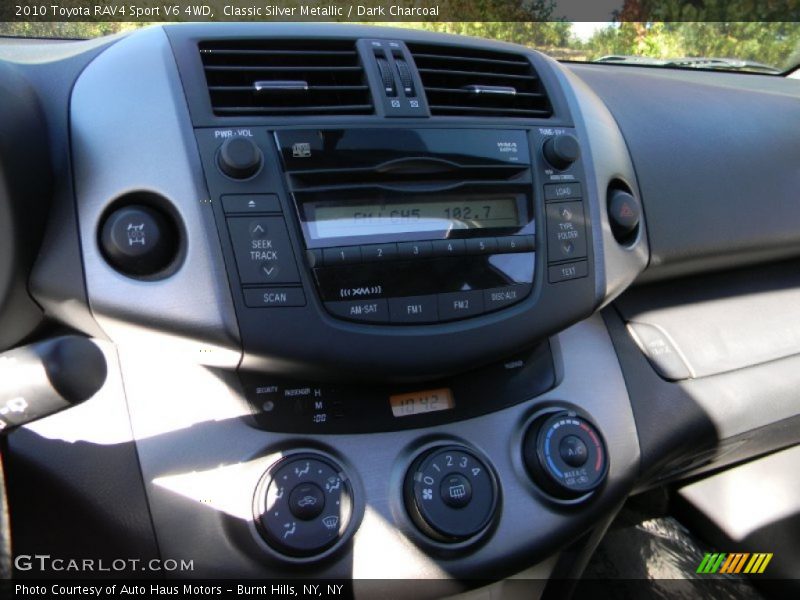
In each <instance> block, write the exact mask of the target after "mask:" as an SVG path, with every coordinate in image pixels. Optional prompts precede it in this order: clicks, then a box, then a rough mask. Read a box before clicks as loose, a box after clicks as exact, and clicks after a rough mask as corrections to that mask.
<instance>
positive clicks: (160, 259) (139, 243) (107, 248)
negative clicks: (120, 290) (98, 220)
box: [100, 205, 178, 276]
mask: <svg viewBox="0 0 800 600" xmlns="http://www.w3.org/2000/svg"><path fill="white" fill-rule="evenodd" d="M100 246H101V248H102V250H103V254H104V255H105V258H106V260H107V261H108V262H109V264H111V266H112V267H114V268H115V269H116V270H118V271H121V272H122V273H125V274H127V275H145V276H146V275H155V274H156V273H158V272H159V271H162V270H163V269H165V268H166V267H167V265H169V264H170V263H171V262H172V261H173V260H174V259H175V257H176V256H177V252H178V233H177V231H176V230H175V227H174V225H173V223H172V222H171V221H170V220H169V219H168V218H167V217H166V216H165V215H164V214H162V213H161V212H160V211H158V210H156V209H154V208H151V207H149V206H143V205H131V206H125V207H123V208H119V209H117V210H115V211H114V212H112V213H111V214H110V215H108V217H106V219H105V222H104V223H103V227H102V230H101V232H100Z"/></svg>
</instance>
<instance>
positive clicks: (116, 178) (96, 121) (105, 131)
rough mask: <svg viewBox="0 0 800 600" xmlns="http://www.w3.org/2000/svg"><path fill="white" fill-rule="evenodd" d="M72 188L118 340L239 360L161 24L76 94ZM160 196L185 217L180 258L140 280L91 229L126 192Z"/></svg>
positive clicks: (95, 308) (96, 308)
mask: <svg viewBox="0 0 800 600" xmlns="http://www.w3.org/2000/svg"><path fill="white" fill-rule="evenodd" d="M71 128H72V148H73V155H74V174H75V193H76V197H77V205H78V219H79V226H80V237H81V245H82V254H83V260H84V265H85V269H86V286H87V292H88V297H89V303H90V306H91V309H92V312H93V313H94V316H95V318H96V319H97V321H98V323H99V324H100V326H101V327H102V328H103V330H104V331H105V332H106V334H107V335H108V336H109V338H111V339H112V340H113V341H115V342H117V343H134V344H146V345H147V346H148V347H150V348H151V349H152V348H158V349H159V350H164V351H169V352H170V353H171V354H178V355H182V356H188V357H190V358H191V359H192V360H194V361H196V362H199V363H202V364H210V365H217V366H225V367H235V366H236V365H238V363H239V360H240V358H241V349H240V342H239V332H238V326H237V323H236V317H235V314H234V309H233V301H232V299H231V296H230V289H229V287H228V283H227V278H226V275H225V268H224V265H223V262H222V252H221V249H220V246H219V239H218V236H217V233H216V228H215V227H214V225H213V214H212V212H211V207H210V205H208V192H207V191H206V189H205V184H204V182H203V180H202V167H201V165H200V158H199V155H198V152H197V147H196V144H195V141H194V136H193V134H192V126H191V122H190V120H189V113H188V109H187V107H186V100H185V98H184V95H183V90H182V89H181V85H180V79H179V77H178V72H177V68H176V67H175V60H174V58H173V55H172V50H171V47H170V45H169V42H168V40H167V37H166V34H165V33H164V31H163V29H162V28H160V27H154V28H151V29H148V30H144V31H141V32H138V33H137V34H136V35H133V36H130V37H127V38H125V39H122V40H121V41H119V42H117V43H116V44H114V45H113V46H111V47H110V48H109V49H108V50H106V51H105V52H103V53H102V54H101V55H100V56H98V57H97V58H96V59H95V60H94V61H93V62H92V63H91V64H90V65H89V66H88V67H87V68H86V70H85V71H84V72H83V73H82V74H81V76H80V78H79V79H78V81H77V83H76V85H75V89H74V92H73V95H72V105H71ZM137 190H145V191H149V192H153V193H155V194H158V195H161V196H163V197H164V198H165V199H166V200H167V201H168V203H169V204H170V207H171V208H172V209H173V211H174V213H175V214H176V215H178V217H179V219H180V220H181V221H182V223H181V224H180V228H181V229H182V230H183V231H184V237H185V239H184V240H182V243H183V247H184V254H185V255H184V258H183V262H182V264H181V265H180V267H179V268H178V269H177V271H176V272H175V273H174V274H172V275H171V276H170V277H167V278H165V279H162V280H159V281H140V280H135V279H131V278H129V277H126V276H124V275H122V274H120V273H118V272H117V271H115V270H114V269H112V268H111V267H110V266H109V265H108V264H107V263H106V262H105V260H104V259H103V257H102V255H101V253H100V250H99V247H98V244H97V231H98V227H99V224H100V220H101V217H102V215H103V214H104V211H106V210H107V208H108V207H109V206H110V205H111V203H112V202H113V201H114V199H116V198H118V197H120V196H122V195H123V194H125V193H128V192H132V191H137Z"/></svg>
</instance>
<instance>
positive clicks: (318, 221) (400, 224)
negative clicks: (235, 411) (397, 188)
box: [306, 195, 522, 239]
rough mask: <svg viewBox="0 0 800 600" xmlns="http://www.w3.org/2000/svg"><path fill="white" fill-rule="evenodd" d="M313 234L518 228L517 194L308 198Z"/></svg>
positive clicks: (320, 236) (335, 235)
mask: <svg viewBox="0 0 800 600" xmlns="http://www.w3.org/2000/svg"><path fill="white" fill-rule="evenodd" d="M306 214H307V216H308V217H309V226H310V231H311V234H312V237H314V238H315V239H329V238H340V237H349V236H362V235H393V234H402V233H419V232H436V231H451V230H453V229H487V228H507V227H519V226H521V225H522V223H521V222H520V216H521V215H520V207H519V202H518V198H517V197H516V196H514V195H511V196H486V197H477V198H476V197H474V196H467V197H463V198H459V197H455V196H452V195H450V196H443V197H441V196H440V197H417V199H416V200H415V201H413V202H411V201H409V202H392V203H374V204H366V203H363V202H358V203H351V202H330V201H328V202H318V203H317V202H312V203H309V204H307V205H306Z"/></svg>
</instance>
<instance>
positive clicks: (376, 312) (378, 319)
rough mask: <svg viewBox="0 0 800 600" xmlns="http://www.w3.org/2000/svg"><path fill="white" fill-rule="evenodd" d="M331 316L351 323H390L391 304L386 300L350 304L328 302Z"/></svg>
mask: <svg viewBox="0 0 800 600" xmlns="http://www.w3.org/2000/svg"><path fill="white" fill-rule="evenodd" d="M325 308H327V309H328V310H329V311H330V312H331V314H333V315H336V316H337V317H341V318H343V319H348V320H350V321H363V322H365V323H388V322H389V303H388V302H386V300H385V299H383V298H380V299H377V300H355V301H348V302H326V303H325Z"/></svg>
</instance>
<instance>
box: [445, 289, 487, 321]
mask: <svg viewBox="0 0 800 600" xmlns="http://www.w3.org/2000/svg"><path fill="white" fill-rule="evenodd" d="M438 303H439V319H440V320H442V321H451V320H453V319H464V318H466V317H472V316H475V315H479V314H481V313H482V312H483V292H482V291H481V290H475V291H471V292H452V293H449V294H439V297H438Z"/></svg>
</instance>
